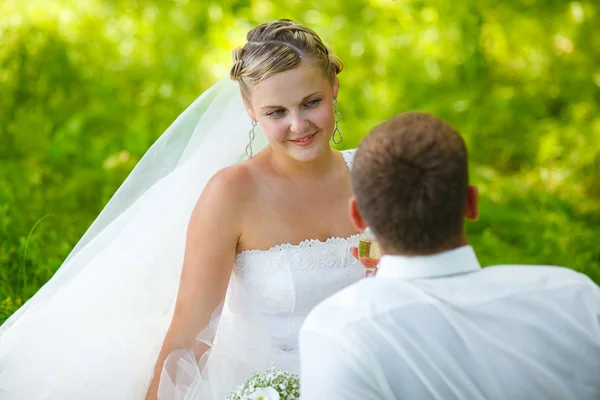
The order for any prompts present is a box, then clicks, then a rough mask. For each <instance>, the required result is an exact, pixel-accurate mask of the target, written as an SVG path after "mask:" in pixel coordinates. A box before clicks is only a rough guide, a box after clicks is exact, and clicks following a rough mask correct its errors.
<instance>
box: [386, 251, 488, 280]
mask: <svg viewBox="0 0 600 400" xmlns="http://www.w3.org/2000/svg"><path fill="white" fill-rule="evenodd" d="M479 269H481V265H479V261H478V260H477V256H476V255H475V251H473V247H471V246H462V247H458V248H456V249H453V250H448V251H444V252H442V253H437V254H433V255H429V256H412V257H408V256H397V255H393V256H392V255H386V256H383V257H381V260H380V261H379V265H378V266H377V278H400V279H423V278H436V277H441V276H449V275H456V274H464V273H467V272H474V271H477V270H479Z"/></svg>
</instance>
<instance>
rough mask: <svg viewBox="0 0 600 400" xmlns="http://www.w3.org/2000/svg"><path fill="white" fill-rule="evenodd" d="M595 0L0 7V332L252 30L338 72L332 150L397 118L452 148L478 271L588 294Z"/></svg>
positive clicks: (598, 129) (596, 212) (594, 176)
mask: <svg viewBox="0 0 600 400" xmlns="http://www.w3.org/2000/svg"><path fill="white" fill-rule="evenodd" d="M598 13H600V8H599V7H598V5H597V4H596V2H595V1H594V0H582V1H578V2H575V1H574V2H566V1H558V0H553V1H545V2H542V1H517V0H511V1H502V2H492V1H489V0H487V1H486V0H483V1H477V2H476V1H474V0H459V1H450V0H437V1H433V2H427V3H426V2H423V1H420V0H405V1H392V0H389V1H384V0H346V1H344V2H341V1H339V0H336V1H330V2H323V1H308V0H307V1H301V0H293V1H289V2H287V3H281V2H271V1H265V0H255V1H250V0H222V1H216V0H214V1H209V0H207V1H201V2H200V1H187V0H148V1H144V2H141V1H136V0H128V1H115V0H112V1H107V0H78V1H75V0H44V1H42V0H28V1H22V0H3V2H2V3H0V15H2V17H1V18H0V93H2V95H1V96H0V302H1V306H0V312H1V314H0V322H2V321H3V320H4V319H5V318H6V316H8V315H9V314H10V313H11V312H13V311H14V309H15V308H16V307H18V306H19V304H20V302H19V300H11V299H23V300H26V299H28V298H29V297H31V296H32V295H33V294H34V293H35V292H36V291H37V290H38V288H39V287H40V286H41V285H43V284H44V283H45V282H46V281H47V280H48V279H49V278H50V277H51V276H52V274H53V273H54V272H55V271H56V269H57V268H58V267H59V266H60V264H61V262H62V261H63V260H64V258H65V257H66V256H67V254H68V253H69V251H70V249H71V248H72V247H73V246H74V245H75V243H76V242H77V240H78V238H79V237H81V235H82V234H83V233H84V231H85V230H86V228H87V227H88V226H89V224H90V223H91V222H92V221H93V219H94V218H95V216H96V215H97V214H98V212H99V211H100V210H101V209H102V207H103V205H104V204H105V203H106V202H107V201H108V199H109V198H110V196H111V195H112V193H114V191H115V190H116V188H117V187H118V186H119V184H120V183H121V182H122V181H123V179H124V178H125V177H126V176H127V174H128V173H129V171H130V170H131V169H132V168H133V166H134V165H135V163H136V162H137V161H138V160H139V159H140V157H141V156H142V155H143V153H144V152H145V151H146V149H147V148H148V147H149V146H150V144H151V143H152V142H153V141H154V140H155V139H156V138H157V137H158V136H159V135H160V134H161V133H162V132H163V131H164V130H165V129H166V128H167V126H168V125H169V124H170V123H171V122H172V121H173V120H174V118H175V117H176V116H177V115H178V114H179V113H180V112H181V111H182V110H183V109H184V108H185V107H186V106H187V105H188V104H190V103H191V102H192V101H193V100H194V99H195V98H196V97H197V96H198V95H199V94H200V93H201V92H202V91H203V90H205V89H206V88H208V87H209V86H211V85H212V84H213V83H214V82H215V81H217V80H218V79H219V78H221V77H223V76H225V75H226V74H227V72H228V69H229V65H230V53H231V50H232V49H233V48H234V47H237V46H240V45H242V44H243V43H244V39H245V33H246V32H247V31H248V30H249V29H250V28H251V27H252V26H254V25H256V24H259V23H262V22H265V21H268V20H272V19H276V18H292V19H296V20H299V21H301V22H304V23H306V24H308V25H309V26H311V27H313V28H314V29H315V30H316V31H317V32H319V34H320V35H321V36H322V37H323V39H324V40H325V41H326V42H327V43H328V44H329V45H330V46H331V48H332V49H333V50H334V52H335V53H336V54H337V55H339V56H340V57H341V58H342V60H343V61H344V62H345V70H344V71H343V72H342V74H341V75H340V81H341V92H340V106H339V108H340V111H341V113H342V115H343V121H342V130H343V132H344V134H345V141H344V143H343V144H342V145H341V146H343V147H344V148H350V147H355V146H356V144H357V143H358V142H359V141H360V138H361V137H362V136H364V135H365V134H366V133H367V132H368V130H369V129H370V128H372V127H373V126H374V125H376V124H377V123H379V122H381V121H382V120H384V119H385V118H387V117H389V116H391V115H393V114H396V113H398V112H401V111H404V110H409V109H419V110H424V111H429V112H432V113H434V114H437V115H439V116H441V117H443V118H445V119H446V120H448V121H449V122H450V123H451V124H453V125H454V126H455V127H456V128H457V129H459V130H460V131H461V132H463V134H464V135H465V137H466V139H467V143H468V146H469V148H470V153H471V162H472V176H473V182H474V183H475V184H477V185H478V186H479V187H480V194H481V212H482V216H481V219H480V220H479V221H478V222H476V223H473V224H470V225H469V228H468V229H469V233H470V238H471V240H472V242H473V244H474V245H475V246H476V248H477V250H478V253H479V255H480V258H481V260H482V262H483V263H484V264H498V263H538V264H555V265H565V266H568V267H571V268H573V269H576V270H578V271H581V272H584V273H586V274H588V275H589V276H590V277H592V279H594V280H595V281H596V282H600V248H599V247H598V246H595V242H596V241H595V240H594V239H595V238H596V237H598V235H599V234H600V201H598V197H599V196H600V180H599V179H598V176H599V173H600V112H599V111H600V110H599V104H600V67H599V65H600V63H599V60H600V30H598V29H597V27H598V26H599V25H600V18H599V17H598Z"/></svg>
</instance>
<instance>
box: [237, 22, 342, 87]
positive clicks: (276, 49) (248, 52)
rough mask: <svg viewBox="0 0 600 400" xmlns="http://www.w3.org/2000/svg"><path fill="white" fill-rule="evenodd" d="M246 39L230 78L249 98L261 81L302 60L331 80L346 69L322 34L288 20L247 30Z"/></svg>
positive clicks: (238, 50)
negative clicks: (322, 38)
mask: <svg viewBox="0 0 600 400" xmlns="http://www.w3.org/2000/svg"><path fill="white" fill-rule="evenodd" d="M246 40H247V41H248V42H247V43H246V44H245V45H244V46H243V47H240V48H237V49H235V50H234V51H233V66H232V67H231V72H230V77H231V79H233V80H235V81H237V82H238V83H239V85H240V89H241V91H242V93H243V94H244V96H246V98H248V99H249V98H250V96H249V94H250V90H251V89H252V88H253V87H254V86H256V85H257V84H258V83H260V82H261V81H263V80H265V79H267V78H268V77H270V76H271V75H273V74H276V73H278V72H283V71H287V70H289V69H292V68H295V67H297V66H299V65H300V63H301V62H302V61H303V60H304V61H305V62H308V63H310V64H312V65H314V66H315V67H317V68H319V69H320V70H321V71H322V72H323V74H324V75H325V76H326V77H327V78H328V79H329V80H330V81H331V82H333V79H334V78H335V76H336V75H337V74H339V73H340V72H341V71H342V69H343V68H344V64H343V63H342V61H341V60H340V59H339V58H338V57H336V56H334V55H333V54H332V53H331V51H330V50H329V49H328V48H327V46H325V44H324V43H323V41H322V40H321V38H320V37H319V35H317V34H316V33H315V32H314V31H313V30H312V29H310V28H308V27H306V26H304V25H302V24H299V23H297V22H294V21H292V20H289V19H280V20H277V21H272V22H269V23H266V24H262V25H259V26H257V27H256V28H254V29H252V30H251V31H250V32H248V35H247V36H246Z"/></svg>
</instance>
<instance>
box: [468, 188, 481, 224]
mask: <svg viewBox="0 0 600 400" xmlns="http://www.w3.org/2000/svg"><path fill="white" fill-rule="evenodd" d="M465 218H467V219H470V220H471V221H475V220H476V219H477V218H479V193H478V191H477V187H476V186H473V185H469V186H468V187H467V203H466V204H465Z"/></svg>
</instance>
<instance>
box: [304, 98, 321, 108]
mask: <svg viewBox="0 0 600 400" xmlns="http://www.w3.org/2000/svg"><path fill="white" fill-rule="evenodd" d="M319 104H321V99H315V100H311V101H309V102H308V103H306V107H309V108H315V107H317V106H318V105H319Z"/></svg>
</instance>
